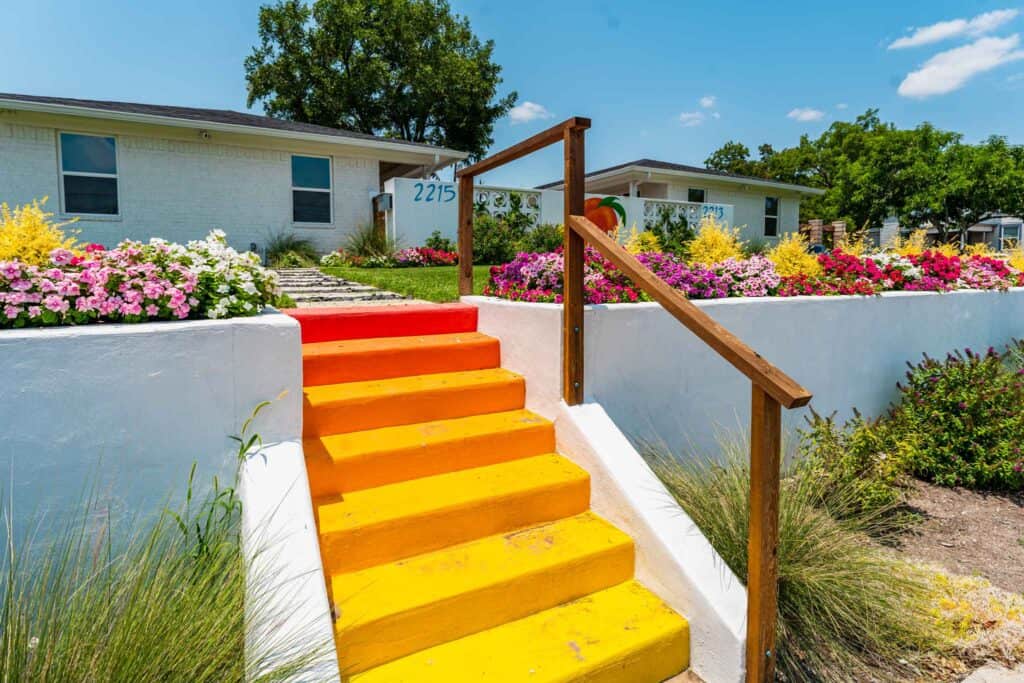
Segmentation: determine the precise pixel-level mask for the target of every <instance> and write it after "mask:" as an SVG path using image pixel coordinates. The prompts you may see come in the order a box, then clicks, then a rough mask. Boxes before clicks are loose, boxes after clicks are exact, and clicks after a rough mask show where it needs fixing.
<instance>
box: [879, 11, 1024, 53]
mask: <svg viewBox="0 0 1024 683" xmlns="http://www.w3.org/2000/svg"><path fill="white" fill-rule="evenodd" d="M1018 14H1020V10H1016V9H997V10H994V11H992V12H985V13H984V14H979V15H978V16H976V17H972V18H970V19H950V20H949V21H940V22H937V23H935V24H931V25H929V26H921V27H920V28H916V29H914V32H913V33H911V34H910V35H909V36H903V37H902V38H897V39H896V40H894V41H893V42H891V43H890V44H889V49H890V50H899V49H902V48H907V47H920V46H921V45H930V44H931V43H938V42H940V41H943V40H948V39H950V38H955V37H957V36H973V37H978V36H983V35H985V34H986V33H990V32H992V31H994V30H995V29H997V28H999V27H1000V26H1002V25H1003V24H1005V23H1007V22H1008V21H1012V20H1013V19H1015V18H1016V17H1017V15H1018Z"/></svg>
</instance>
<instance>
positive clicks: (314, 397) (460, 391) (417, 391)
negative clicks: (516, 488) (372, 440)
mask: <svg viewBox="0 0 1024 683" xmlns="http://www.w3.org/2000/svg"><path fill="white" fill-rule="evenodd" d="M303 395H304V397H305V409H304V411H303V422H304V425H303V433H304V434H305V435H306V436H324V435H327V434H341V433H345V432H358V431H362V430H364V429H376V428H378V427H391V426H395V425H404V424H415V423H417V422H431V421H434V420H447V419H449V418H454V417H466V416H467V415H481V414H483V413H497V412H502V411H506V410H517V409H519V408H522V407H523V405H524V402H525V400H526V385H525V383H524V381H523V378H522V377H521V376H520V375H517V374H515V373H514V372H509V371H508V370H504V369H501V368H494V369H490V370H469V371H465V372H444V373H438V374H432V375H414V376H411V377H396V378H392V379H382V380H369V381H365V382H345V383H343V384H325V385H322V386H313V387H305V388H304V389H303Z"/></svg>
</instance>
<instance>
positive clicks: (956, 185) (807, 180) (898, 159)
mask: <svg viewBox="0 0 1024 683" xmlns="http://www.w3.org/2000/svg"><path fill="white" fill-rule="evenodd" d="M705 164H706V165H707V166H708V168H712V169H716V170H721V171H727V172H730V173H738V174H740V175H749V176H754V177H758V178H768V179H772V180H779V181H782V182H789V183H797V184H800V185H808V186H810V187H818V188H822V189H824V190H825V194H824V196H821V197H812V198H808V199H805V200H804V201H803V202H802V203H801V214H802V217H804V218H815V217H817V218H823V219H826V220H835V219H845V220H847V221H850V222H851V223H852V225H853V226H855V227H856V228H867V227H870V226H872V225H878V224H880V223H881V222H882V220H883V219H884V218H885V217H886V216H887V215H890V214H893V213H895V215H896V216H898V217H899V219H900V222H901V223H902V224H903V225H908V226H918V225H921V224H923V223H926V222H927V223H931V224H932V225H934V226H935V227H937V228H939V230H941V231H942V232H943V233H945V234H947V235H953V234H957V233H959V232H961V231H963V230H964V229H966V228H967V227H969V226H970V225H972V224H973V223H975V222H977V221H978V220H979V219H980V218H981V217H982V216H983V215H984V214H986V213H989V212H992V211H1004V212H1006V213H1014V214H1018V215H1020V214H1021V213H1024V148H1022V147H1020V146H1018V145H1011V144H1009V143H1008V142H1007V141H1006V139H1005V138H1002V137H998V136H992V137H990V138H988V139H986V140H984V141H982V142H981V143H978V144H968V143H965V142H964V141H963V136H962V135H960V134H959V133H954V132H950V131H944V130H940V129H938V128H936V127H935V126H933V125H931V124H930V123H922V124H921V125H919V126H917V127H916V128H912V129H900V128H897V127H896V126H895V125H893V124H891V123H885V122H883V121H882V120H881V119H880V118H879V116H878V110H877V109H869V110H868V111H866V112H864V113H863V114H861V115H860V116H858V117H857V118H856V120H855V121H853V122H848V121H836V122H835V123H833V124H832V125H831V126H830V127H829V128H828V130H826V131H825V132H823V133H822V134H821V135H820V136H818V137H817V138H813V139H812V138H811V137H810V136H808V135H804V136H802V137H801V138H800V142H799V143H798V144H797V145H796V146H794V147H787V148H785V149H781V150H775V149H774V148H772V146H771V145H767V144H765V145H761V146H760V147H759V148H758V156H757V158H754V157H753V156H752V155H751V153H750V150H749V149H748V148H747V147H746V146H745V145H743V144H742V143H739V142H735V141H729V142H727V143H725V144H724V145H722V147H720V148H719V149H717V150H716V151H715V152H713V153H712V154H711V156H709V157H708V158H707V160H706V161H705Z"/></svg>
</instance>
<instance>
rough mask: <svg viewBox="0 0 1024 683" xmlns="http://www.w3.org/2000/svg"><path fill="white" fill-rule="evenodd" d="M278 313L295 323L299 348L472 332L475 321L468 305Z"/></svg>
mask: <svg viewBox="0 0 1024 683" xmlns="http://www.w3.org/2000/svg"><path fill="white" fill-rule="evenodd" d="M281 312H282V313H285V314H287V315H289V316H291V317H292V318H295V319H296V320H298V321H299V325H300V326H301V328H302V343H303V344H308V343H312V342H324V341H335V340H339V339H371V338H375V337H411V336H413V335H419V334H451V333H454V332H474V331H475V330H476V321H477V309H476V306H470V305H468V304H410V305H408V306H352V307H351V308H348V307H346V308H288V309H284V310H282V311H281Z"/></svg>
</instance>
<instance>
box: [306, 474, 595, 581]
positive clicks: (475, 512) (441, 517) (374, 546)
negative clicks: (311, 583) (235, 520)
mask: <svg viewBox="0 0 1024 683" xmlns="http://www.w3.org/2000/svg"><path fill="white" fill-rule="evenodd" d="M589 507H590V475H588V474H587V473H586V471H584V470H582V469H580V467H578V466H577V465H575V464H573V463H572V462H571V461H569V460H567V459H566V458H563V457H562V456H560V455H555V454H548V455H539V456H534V457H532V458H522V459H520V460H512V461H510V462H504V463H499V464H497V465H488V466H486V467H475V468H473V469H470V470H462V471H459V472H451V473H448V474H441V475H437V476H434V477H425V478H423V479H414V480H412V481H403V482H399V483H397V484H389V485H387V486H378V487H376V488H372V489H365V490H363V491H354V492H352V493H347V494H344V495H342V496H340V497H333V498H326V499H321V500H317V501H314V504H313V509H314V512H315V513H316V518H317V527H318V528H319V531H320V553H321V557H322V560H323V562H324V568H325V569H326V570H327V572H328V573H329V574H339V573H342V572H349V571H354V570H357V569H364V568H366V567H372V566H374V565H378V564H381V563H384V562H394V561H395V560H401V559H403V558H406V557H412V556H413V555H419V554H420V553H426V552H430V551H432V550H438V549H440V548H446V547H448V546H451V545H455V544H457V543H465V542H467V541H472V540H474V539H477V538H483V537H484V536H491V535H494V534H500V533H505V532H508V531H513V530H515V529H522V528H524V527H528V526H530V525H532V524H540V523H542V522H550V521H553V520H556V519H561V518H562V517H569V516H572V515H577V514H580V513H582V512H584V511H586V510H587V508H589Z"/></svg>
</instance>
